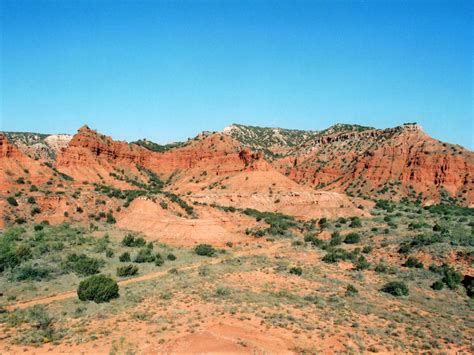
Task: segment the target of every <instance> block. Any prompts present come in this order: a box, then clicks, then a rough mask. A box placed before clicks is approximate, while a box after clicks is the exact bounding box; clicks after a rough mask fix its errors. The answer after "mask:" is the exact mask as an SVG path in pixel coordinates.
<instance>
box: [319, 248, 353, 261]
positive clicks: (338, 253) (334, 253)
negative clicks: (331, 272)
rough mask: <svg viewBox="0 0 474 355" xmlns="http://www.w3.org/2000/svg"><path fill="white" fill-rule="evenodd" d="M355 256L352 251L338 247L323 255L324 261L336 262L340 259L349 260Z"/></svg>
mask: <svg viewBox="0 0 474 355" xmlns="http://www.w3.org/2000/svg"><path fill="white" fill-rule="evenodd" d="M352 257H353V255H352V253H350V252H348V251H346V250H344V249H340V248H336V249H331V250H329V252H328V253H327V254H326V255H325V256H324V257H323V259H322V260H323V261H324V262H326V263H336V262H338V261H340V260H349V259H351V258H352Z"/></svg>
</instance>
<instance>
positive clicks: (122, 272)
mask: <svg viewBox="0 0 474 355" xmlns="http://www.w3.org/2000/svg"><path fill="white" fill-rule="evenodd" d="M136 274H138V267H137V266H135V265H132V264H128V265H123V266H119V267H118V268H117V276H119V277H127V276H133V275H136Z"/></svg>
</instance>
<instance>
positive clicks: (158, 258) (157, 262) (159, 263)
mask: <svg viewBox="0 0 474 355" xmlns="http://www.w3.org/2000/svg"><path fill="white" fill-rule="evenodd" d="M164 263H165V260H164V259H163V257H162V256H161V254H159V253H158V254H156V256H155V265H156V266H162V265H163V264H164Z"/></svg>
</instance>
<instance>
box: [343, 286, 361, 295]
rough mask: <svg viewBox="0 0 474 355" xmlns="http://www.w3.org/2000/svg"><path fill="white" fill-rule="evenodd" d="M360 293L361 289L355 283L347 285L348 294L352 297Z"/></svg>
mask: <svg viewBox="0 0 474 355" xmlns="http://www.w3.org/2000/svg"><path fill="white" fill-rule="evenodd" d="M358 293H359V290H358V289H357V288H356V287H355V286H354V285H351V284H349V285H347V288H346V296H349V297H352V296H356V295H357V294H358Z"/></svg>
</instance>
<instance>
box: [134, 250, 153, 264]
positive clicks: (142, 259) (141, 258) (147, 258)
mask: <svg viewBox="0 0 474 355" xmlns="http://www.w3.org/2000/svg"><path fill="white" fill-rule="evenodd" d="M133 261H134V262H136V263H152V262H154V261H155V255H153V252H152V250H151V249H149V248H142V249H140V250H139V251H138V254H137V255H136V256H135V258H134V259H133Z"/></svg>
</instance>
